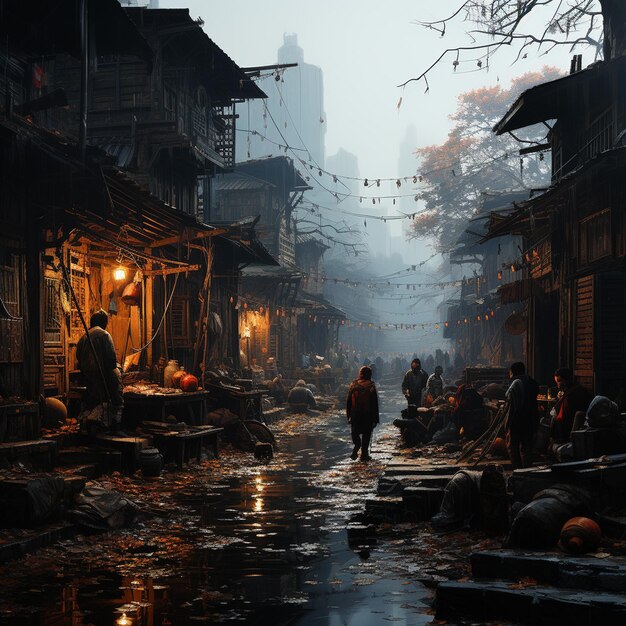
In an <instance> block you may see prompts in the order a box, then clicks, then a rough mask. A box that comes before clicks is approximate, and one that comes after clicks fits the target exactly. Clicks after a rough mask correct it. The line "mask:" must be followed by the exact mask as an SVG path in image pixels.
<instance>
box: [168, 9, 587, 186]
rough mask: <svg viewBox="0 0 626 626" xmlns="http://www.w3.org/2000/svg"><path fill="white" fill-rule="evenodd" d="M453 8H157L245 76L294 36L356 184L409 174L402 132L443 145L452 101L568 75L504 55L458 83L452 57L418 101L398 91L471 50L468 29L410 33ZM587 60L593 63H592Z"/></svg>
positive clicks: (335, 145)
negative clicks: (529, 75) (184, 12)
mask: <svg viewBox="0 0 626 626" xmlns="http://www.w3.org/2000/svg"><path fill="white" fill-rule="evenodd" d="M458 5H459V1H458V0H440V1H434V0H389V1H388V2H375V1H373V0H332V1H331V0H316V1H315V2H312V1H303V0H268V1H267V2H261V1H259V0H219V1H218V0H161V2H160V6H161V7H162V8H169V7H188V8H189V9H190V13H191V15H192V17H198V16H200V17H202V18H203V19H204V21H205V25H204V29H205V31H206V32H207V34H208V35H209V36H210V37H211V38H212V39H213V40H214V41H215V42H216V43H217V44H218V45H219V46H220V47H221V48H222V49H223V50H224V51H225V52H226V53H227V54H228V55H229V56H230V57H231V58H232V59H233V60H234V61H235V62H236V63H238V64H239V65H241V66H244V67H245V66H254V65H269V64H272V63H275V62H276V55H277V50H278V48H279V47H280V46H281V45H282V43H283V33H285V32H294V33H296V34H297V35H298V43H299V45H300V46H301V47H302V48H303V50H304V59H305V61H306V62H307V63H312V64H314V65H318V66H319V67H321V68H322V70H323V72H324V89H325V109H326V119H327V124H328V126H327V133H326V154H327V155H331V154H334V153H335V152H336V151H337V150H338V149H339V148H340V147H343V148H345V149H346V150H348V151H349V152H352V153H354V154H356V155H357V157H358V159H359V169H360V173H361V175H362V176H363V177H365V176H367V177H369V178H390V177H395V176H404V175H408V174H411V172H398V171H397V162H398V156H399V154H398V146H399V144H400V142H401V141H402V138H403V136H404V133H405V131H406V127H407V126H408V125H409V124H414V125H415V126H416V128H417V140H418V145H419V146H426V145H430V144H433V143H440V142H442V141H443V140H444V139H445V137H446V134H447V130H448V126H449V121H448V117H447V116H448V115H449V114H450V113H452V112H453V111H454V109H455V106H456V96H457V94H459V93H461V92H463V91H467V90H469V89H473V88H476V87H482V86H485V85H491V84H495V83H496V81H497V80H498V79H500V81H502V82H503V83H504V84H505V85H508V80H509V79H510V78H512V77H514V76H517V75H519V74H522V73H524V72H526V71H531V70H536V69H539V68H540V67H541V66H542V65H544V64H546V63H547V64H550V65H556V66H558V67H560V68H561V69H563V70H564V71H566V70H568V69H569V57H570V53H569V51H567V50H560V51H555V52H552V53H551V54H550V55H548V56H541V57H539V56H538V55H537V54H535V53H534V52H531V53H529V55H528V58H527V59H525V60H522V61H520V62H518V63H516V64H514V65H511V61H512V58H513V56H512V54H511V53H509V51H501V52H499V53H498V56H497V58H496V59H495V60H494V61H492V65H491V68H490V70H489V72H485V71H481V72H476V71H472V72H471V73H467V71H466V70H473V69H475V68H476V65H475V63H466V64H464V63H462V64H461V65H460V66H459V70H458V71H457V72H456V73H454V72H453V71H452V61H453V57H448V58H447V59H446V60H445V61H444V63H443V64H442V65H440V66H439V67H438V68H436V69H435V71H434V72H433V73H432V74H431V75H430V77H429V82H430V93H428V94H424V88H425V85H424V83H423V82H421V83H411V84H409V85H408V86H407V87H406V88H405V89H399V88H398V87H397V85H398V84H399V83H401V82H403V81H405V80H407V79H408V78H410V77H412V76H415V75H417V74H418V73H420V72H421V71H422V70H423V69H425V68H426V67H427V66H428V65H430V63H431V62H432V61H433V60H434V59H435V58H436V57H437V56H438V55H439V54H440V53H441V52H442V51H443V50H444V49H445V48H447V47H453V46H454V45H460V44H467V42H468V40H467V38H466V37H465V36H464V32H465V30H466V29H469V27H470V25H469V24H463V23H457V25H456V26H455V27H454V28H450V29H449V30H448V34H447V35H446V37H445V38H443V39H442V38H441V37H439V35H438V34H437V33H435V32H434V31H427V30H425V29H424V28H421V27H419V26H417V25H415V24H414V23H413V22H414V21H415V20H429V19H433V18H440V17H443V16H445V15H447V14H449V13H451V12H452V11H453V10H454V9H455V8H456V7H458ZM538 18H539V19H538V21H537V30H539V29H542V28H543V22H542V20H541V18H542V16H538ZM583 60H584V64H585V65H586V64H588V63H589V62H591V61H592V58H591V53H587V54H586V55H585V56H584V59H583ZM400 97H402V98H403V101H402V105H401V107H400V110H399V111H398V110H397V103H398V100H399V99H400ZM503 113H504V111H503ZM416 147H417V146H416ZM336 173H337V174H341V173H342V172H336Z"/></svg>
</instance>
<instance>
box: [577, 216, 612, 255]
mask: <svg viewBox="0 0 626 626" xmlns="http://www.w3.org/2000/svg"><path fill="white" fill-rule="evenodd" d="M579 232H580V245H579V260H580V263H581V264H586V263H593V262H594V261H597V260H598V259H602V258H603V257H606V256H608V255H610V254H611V209H604V210H603V211H599V212H598V213H594V214H593V215H590V216H589V217H586V218H585V219H583V220H581V222H580V231H579Z"/></svg>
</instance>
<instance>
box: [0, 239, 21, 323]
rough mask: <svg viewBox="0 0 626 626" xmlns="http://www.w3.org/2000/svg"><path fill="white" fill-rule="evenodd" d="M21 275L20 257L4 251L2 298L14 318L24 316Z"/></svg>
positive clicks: (0, 254) (0, 267)
mask: <svg viewBox="0 0 626 626" xmlns="http://www.w3.org/2000/svg"><path fill="white" fill-rule="evenodd" d="M1 243H4V242H1ZM20 273H21V272H20V257H19V256H17V255H15V254H12V253H11V252H9V251H8V250H6V249H5V250H2V251H1V252H0V298H2V302H3V303H4V306H5V307H6V309H7V311H8V313H9V315H11V316H12V317H21V315H22V307H21V303H20V294H21V289H20V284H21V282H22V281H21V278H20Z"/></svg>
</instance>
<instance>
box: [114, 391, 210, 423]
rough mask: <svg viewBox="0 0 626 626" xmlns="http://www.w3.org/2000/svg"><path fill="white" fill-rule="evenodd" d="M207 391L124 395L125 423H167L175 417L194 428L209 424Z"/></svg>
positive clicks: (132, 393) (131, 393) (208, 394)
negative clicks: (169, 418)
mask: <svg viewBox="0 0 626 626" xmlns="http://www.w3.org/2000/svg"><path fill="white" fill-rule="evenodd" d="M210 395H211V394H210V392H208V391H206V390H202V391H193V392H189V393H185V392H181V393H136V392H132V391H131V392H127V393H125V394H124V418H125V420H124V421H125V423H130V424H131V425H132V426H136V425H137V424H138V423H139V422H141V421H142V420H153V421H156V422H165V421H167V419H166V418H167V416H168V415H173V416H174V417H175V418H176V419H177V420H178V421H180V422H185V423H186V424H191V425H193V426H205V425H206V424H207V406H206V402H207V399H208V397H209V396H210Z"/></svg>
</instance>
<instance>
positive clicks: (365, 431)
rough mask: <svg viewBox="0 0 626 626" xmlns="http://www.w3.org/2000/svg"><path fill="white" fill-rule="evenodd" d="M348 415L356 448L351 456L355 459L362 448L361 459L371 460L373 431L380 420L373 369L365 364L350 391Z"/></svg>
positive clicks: (347, 405) (347, 402)
mask: <svg viewBox="0 0 626 626" xmlns="http://www.w3.org/2000/svg"><path fill="white" fill-rule="evenodd" d="M346 415H347V418H348V424H350V428H351V431H352V442H353V443H354V448H353V449H352V454H351V455H350V458H351V459H352V460H353V461H355V460H356V459H357V457H358V455H359V449H360V450H361V461H363V462H364V463H365V462H367V461H369V460H370V456H369V447H370V441H371V439H372V431H373V430H374V427H375V426H376V424H378V423H379V421H380V416H379V414H378V393H377V392H376V385H375V384H374V383H373V382H372V370H371V368H369V367H368V366H367V365H364V366H363V367H362V368H361V369H360V370H359V377H358V378H357V380H355V381H353V382H352V384H351V385H350V390H349V391H348V398H347V401H346Z"/></svg>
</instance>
